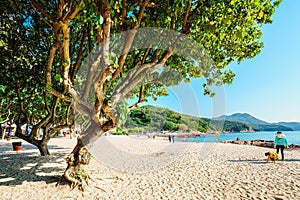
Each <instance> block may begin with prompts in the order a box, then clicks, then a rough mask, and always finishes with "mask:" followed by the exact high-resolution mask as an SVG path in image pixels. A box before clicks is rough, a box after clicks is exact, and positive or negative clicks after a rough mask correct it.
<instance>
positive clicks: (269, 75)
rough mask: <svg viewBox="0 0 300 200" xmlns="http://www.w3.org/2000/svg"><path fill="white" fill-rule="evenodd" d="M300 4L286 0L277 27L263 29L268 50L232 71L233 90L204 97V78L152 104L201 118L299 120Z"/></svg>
mask: <svg viewBox="0 0 300 200" xmlns="http://www.w3.org/2000/svg"><path fill="white" fill-rule="evenodd" d="M299 11H300V1H299V0H283V2H282V3H281V5H280V7H279V8H278V9H277V11H276V13H275V14H274V15H273V20H274V21H273V23H272V24H268V25H264V26H263V29H262V30H263V37H262V41H263V42H264V48H263V49H262V52H261V53H260V54H259V55H257V56H256V57H255V58H253V59H249V60H246V61H244V62H242V63H241V64H239V65H238V64H236V63H234V64H232V65H230V66H229V67H228V68H230V69H232V70H233V71H234V72H235V74H236V77H235V80H234V81H233V84H232V85H230V86H227V85H226V86H224V87H222V88H218V89H217V90H218V91H217V95H216V97H214V98H213V99H211V98H210V97H208V96H203V95H202V93H203V89H202V83H203V80H193V81H192V82H191V85H180V86H178V87H177V88H170V96H169V97H163V98H160V99H159V100H158V101H156V102H152V101H151V103H152V104H156V105H160V106H163V107H168V108H171V109H173V110H175V111H178V112H181V113H186V114H190V115H196V116H200V117H213V116H219V115H221V114H227V115H230V114H233V113H237V112H239V113H249V114H251V115H252V116H254V117H257V118H259V119H262V120H265V121H268V122H280V121H287V122H291V121H296V122H300V94H299V92H300V12H299Z"/></svg>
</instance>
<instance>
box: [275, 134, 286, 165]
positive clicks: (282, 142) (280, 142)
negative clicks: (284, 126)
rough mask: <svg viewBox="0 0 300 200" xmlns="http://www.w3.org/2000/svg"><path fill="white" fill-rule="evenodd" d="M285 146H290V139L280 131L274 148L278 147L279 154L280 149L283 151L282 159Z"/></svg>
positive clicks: (282, 158) (282, 153)
mask: <svg viewBox="0 0 300 200" xmlns="http://www.w3.org/2000/svg"><path fill="white" fill-rule="evenodd" d="M284 147H286V148H288V141H287V139H286V136H285V135H284V134H283V133H282V132H281V131H278V132H277V134H276V137H275V142H274V148H275V149H277V154H279V149H280V153H281V160H284V152H283V151H284Z"/></svg>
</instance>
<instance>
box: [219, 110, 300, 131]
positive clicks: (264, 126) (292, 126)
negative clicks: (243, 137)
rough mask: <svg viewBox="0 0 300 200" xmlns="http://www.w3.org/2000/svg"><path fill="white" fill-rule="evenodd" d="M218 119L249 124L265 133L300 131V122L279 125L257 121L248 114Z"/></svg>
mask: <svg viewBox="0 0 300 200" xmlns="http://www.w3.org/2000/svg"><path fill="white" fill-rule="evenodd" d="M216 119H219V120H220V119H224V120H228V121H233V122H242V123H245V124H249V125H250V126H252V127H253V128H254V129H260V130H265V131H267V130H268V131H276V129H277V130H281V131H299V130H300V123H299V122H278V123H269V122H266V121H263V120H260V119H257V118H255V117H253V116H251V115H250V114H247V113H235V114H232V115H223V116H220V117H218V118H216Z"/></svg>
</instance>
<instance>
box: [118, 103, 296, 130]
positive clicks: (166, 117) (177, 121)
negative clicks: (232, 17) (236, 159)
mask: <svg viewBox="0 0 300 200" xmlns="http://www.w3.org/2000/svg"><path fill="white" fill-rule="evenodd" d="M288 125H290V124H289V123H285V122H281V123H280V124H279V123H278V124H277V123H276V124H274V123H273V124H272V123H268V122H265V121H262V120H260V119H257V118H255V117H253V116H251V115H249V114H247V113H236V114H233V115H230V116H221V117H218V118H214V119H208V118H200V117H195V116H190V115H185V114H181V113H178V112H175V111H172V110H170V109H167V108H163V107H157V106H151V105H146V106H142V107H138V108H135V109H132V110H131V111H130V113H129V116H128V118H127V120H126V122H125V123H124V124H123V125H122V126H121V127H119V129H118V130H119V132H120V133H123V132H125V133H137V132H151V131H155V132H160V131H170V132H203V133H207V132H215V131H220V132H251V131H278V130H281V131H292V130H294V129H293V128H291V127H288ZM292 125H293V127H297V126H298V125H299V126H300V123H297V122H295V123H292Z"/></svg>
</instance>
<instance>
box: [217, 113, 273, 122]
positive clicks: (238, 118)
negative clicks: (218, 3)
mask: <svg viewBox="0 0 300 200" xmlns="http://www.w3.org/2000/svg"><path fill="white" fill-rule="evenodd" d="M216 119H225V120H228V121H233V122H242V123H245V124H257V125H269V123H268V122H265V121H262V120H260V119H257V118H255V117H253V116H251V115H249V114H247V113H235V114H232V115H223V116H221V117H218V118H216Z"/></svg>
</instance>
